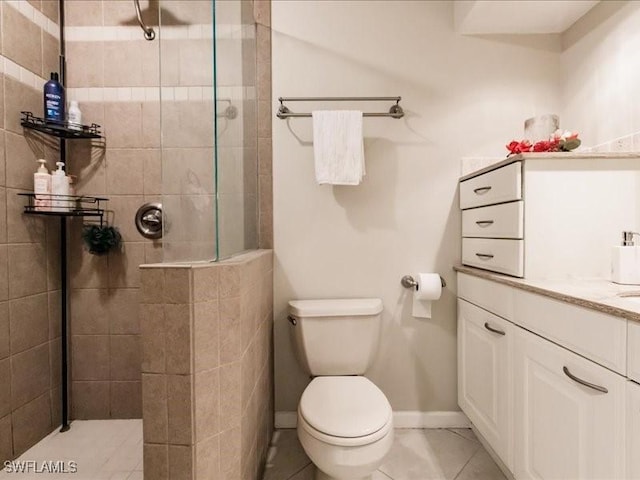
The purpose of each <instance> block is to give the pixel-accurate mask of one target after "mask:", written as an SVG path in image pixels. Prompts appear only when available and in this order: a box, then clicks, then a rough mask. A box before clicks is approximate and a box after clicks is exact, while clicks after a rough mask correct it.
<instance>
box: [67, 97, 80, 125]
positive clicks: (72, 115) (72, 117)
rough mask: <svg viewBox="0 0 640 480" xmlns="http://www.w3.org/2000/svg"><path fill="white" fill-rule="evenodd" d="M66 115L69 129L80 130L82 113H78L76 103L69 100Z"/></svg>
mask: <svg viewBox="0 0 640 480" xmlns="http://www.w3.org/2000/svg"><path fill="white" fill-rule="evenodd" d="M67 115H68V117H67V118H68V125H69V128H70V129H71V130H78V131H80V130H82V112H81V111H80V107H78V102H77V101H75V100H71V103H70V104H69V111H68V113H67Z"/></svg>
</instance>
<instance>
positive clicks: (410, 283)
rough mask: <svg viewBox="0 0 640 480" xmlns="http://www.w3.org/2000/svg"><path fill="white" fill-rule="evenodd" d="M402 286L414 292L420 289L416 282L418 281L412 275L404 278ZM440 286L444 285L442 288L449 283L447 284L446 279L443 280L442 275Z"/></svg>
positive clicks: (401, 281) (401, 280)
mask: <svg viewBox="0 0 640 480" xmlns="http://www.w3.org/2000/svg"><path fill="white" fill-rule="evenodd" d="M400 284H401V285H402V286H403V287H404V288H412V289H414V290H416V289H417V288H418V282H416V279H415V278H413V277H412V276H411V275H405V276H404V277H402V278H401V279H400ZM440 284H441V285H442V288H444V287H446V286H447V282H445V280H444V278H442V275H440Z"/></svg>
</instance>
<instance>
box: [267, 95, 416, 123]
mask: <svg viewBox="0 0 640 480" xmlns="http://www.w3.org/2000/svg"><path fill="white" fill-rule="evenodd" d="M401 99H402V97H279V98H278V101H279V102H280V108H279V109H278V113H276V116H277V117H278V118H279V119H281V120H284V119H285V118H302V117H311V113H294V112H292V111H291V110H289V107H287V106H286V105H285V104H284V102H385V101H389V102H396V103H395V105H392V106H391V108H389V111H388V112H364V113H363V114H362V116H363V117H391V118H396V119H397V118H402V117H404V110H402V107H401V106H400V100H401Z"/></svg>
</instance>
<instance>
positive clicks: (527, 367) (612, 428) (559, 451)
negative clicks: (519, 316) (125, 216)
mask: <svg viewBox="0 0 640 480" xmlns="http://www.w3.org/2000/svg"><path fill="white" fill-rule="evenodd" d="M514 330H515V335H514V337H515V339H514V347H513V348H514V384H515V391H516V393H515V407H514V418H515V439H516V446H515V450H516V451H515V477H516V478H518V479H519V480H520V479H545V480H551V479H580V480H588V479H622V478H625V430H626V427H625V389H626V385H625V384H626V379H625V378H624V377H622V376H620V375H618V374H616V373H613V372H611V371H610V370H607V369H605V368H603V367H601V366H599V365H596V364H595V363H593V362H590V361H589V360H586V359H584V358H583V357H580V356H578V355H576V354H574V353H572V352H570V351H568V350H565V349H564V348H561V347H559V346H557V345H555V344H553V343H551V342H549V341H547V340H544V339H542V338H540V337H538V336H537V335H534V334H532V333H530V332H527V331H526V330H523V329H520V328H518V327H514ZM570 375H571V376H573V377H574V378H573V379H572V378H571V377H570ZM580 382H588V383H590V384H592V386H586V385H584V384H583V383H580ZM598 388H602V389H606V393H605V392H604V391H599V390H598Z"/></svg>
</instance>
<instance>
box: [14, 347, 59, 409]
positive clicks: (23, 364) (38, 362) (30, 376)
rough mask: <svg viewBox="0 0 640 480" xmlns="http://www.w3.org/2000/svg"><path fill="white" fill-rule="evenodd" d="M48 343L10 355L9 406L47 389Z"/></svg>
mask: <svg viewBox="0 0 640 480" xmlns="http://www.w3.org/2000/svg"><path fill="white" fill-rule="evenodd" d="M49 380H50V377H49V345H48V344H46V343H45V344H43V345H40V346H38V347H35V348H32V349H31V350H27V351H25V352H22V353H19V354H16V355H12V356H11V406H12V408H13V409H14V410H15V409H16V408H18V407H20V406H22V405H24V404H25V403H27V402H29V401H31V400H33V399H34V398H36V397H37V396H39V395H42V394H43V393H45V392H46V391H47V390H48V389H49Z"/></svg>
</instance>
